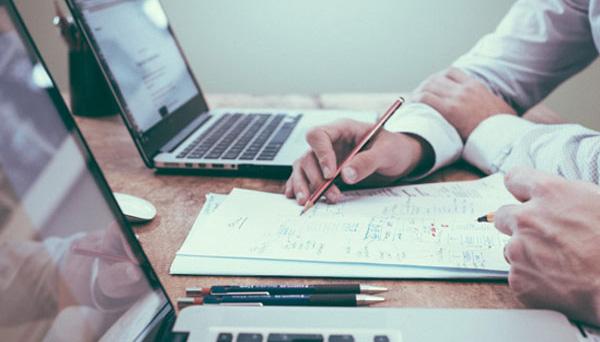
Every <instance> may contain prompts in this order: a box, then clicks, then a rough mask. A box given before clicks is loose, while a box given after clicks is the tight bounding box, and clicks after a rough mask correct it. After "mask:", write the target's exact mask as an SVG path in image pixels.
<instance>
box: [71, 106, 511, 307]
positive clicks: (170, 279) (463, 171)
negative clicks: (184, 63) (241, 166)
mask: <svg viewBox="0 0 600 342" xmlns="http://www.w3.org/2000/svg"><path fill="white" fill-rule="evenodd" d="M394 96H395V95H394V94H373V95H369V94H331V95H327V94H325V95H319V96H297V95H289V96H249V95H213V96H208V100H209V103H210V104H211V107H254V108H256V107H279V108H282V107H285V108H304V109H310V108H330V109H333V108H351V109H358V110H376V111H380V112H381V111H383V110H385V108H387V106H388V105H389V103H391V102H392V100H393V99H394ZM77 122H78V123H79V125H80V127H81V129H82V131H83V134H84V136H85V138H86V139H87V141H88V143H89V144H90V146H91V148H92V151H93V152H94V154H95V156H96V158H97V159H98V162H99V163H100V166H101V167H102V170H103V171H104V174H105V175H106V178H107V179H108V182H109V183H110V186H111V187H112V188H113V189H114V190H115V191H120V192H125V193H129V194H132V195H137V196H141V197H143V198H146V199H148V200H150V201H151V202H152V203H154V205H155V206H156V207H157V209H158V217H157V218H156V219H155V220H154V221H153V222H151V223H149V224H146V225H143V226H138V228H136V231H137V233H138V234H139V237H140V241H141V243H142V245H143V247H144V249H145V251H146V254H147V255H148V257H149V258H150V261H151V262H152V265H153V266H154V268H155V270H156V272H157V273H158V275H159V277H160V280H161V281H162V283H163V285H164V286H165V287H166V290H167V293H168V294H169V296H170V298H171V299H172V300H175V299H176V298H177V297H181V296H184V291H185V290H184V289H185V287H191V286H210V285H211V284H230V283H239V284H269V283H284V284H292V283H320V282H332V283H333V282H344V280H337V279H336V280H329V279H328V280H319V279H291V278H266V277H263V278H250V277H234V278H231V277H199V276H194V277H191V276H189V277H188V276H185V277H184V276H171V275H169V267H170V265H171V262H172V261H173V258H174V256H175V252H176V251H177V250H178V249H179V247H180V246H181V244H182V243H183V240H184V239H185V237H186V236H187V233H188V231H189V229H190V228H191V226H192V224H193V222H194V220H195V218H196V216H197V215H198V212H199V211H200V208H201V207H202V205H203V203H204V198H205V194H206V193H209V192H214V193H229V191H230V190H231V189H232V188H234V187H241V188H248V189H257V190H264V191H271V192H281V191H282V189H283V184H284V182H283V181H280V180H264V179H249V178H226V177H201V176H169V175H161V174H155V173H154V171H152V170H150V169H148V168H146V167H145V166H144V164H143V162H142V160H141V158H140V156H139V155H138V152H137V150H136V149H135V146H134V145H133V142H132V140H131V137H130V136H129V134H128V133H127V131H126V129H125V127H124V125H123V123H122V122H121V119H120V117H118V116H113V117H108V118H100V119H96V118H94V119H91V118H81V117H78V118H77ZM477 177H478V175H477V174H476V173H475V171H474V170H473V169H472V168H470V167H469V166H467V165H464V164H458V165H454V166H452V167H450V168H447V169H444V170H441V171H440V172H437V173H436V174H434V175H433V176H431V177H429V178H428V179H427V180H426V181H450V180H466V179H475V178H477ZM346 282H347V281H346ZM363 283H372V284H378V285H383V286H387V287H389V288H390V289H391V291H390V292H389V293H387V294H386V298H387V301H386V302H384V303H382V304H380V305H381V306H410V307H457V308H469V307H473V308H474V307H480V308H517V307H521V306H522V305H521V304H520V303H519V302H518V301H517V300H516V299H515V298H514V296H513V294H512V293H511V290H510V289H509V287H508V286H507V284H506V283H505V282H463V281H389V280H384V281H373V280H369V281H364V282H363Z"/></svg>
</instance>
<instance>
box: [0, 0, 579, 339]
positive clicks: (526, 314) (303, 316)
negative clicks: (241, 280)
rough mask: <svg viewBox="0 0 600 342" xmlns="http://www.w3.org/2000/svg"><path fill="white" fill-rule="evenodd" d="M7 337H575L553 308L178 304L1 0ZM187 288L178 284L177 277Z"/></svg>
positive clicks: (0, 157) (1, 202)
mask: <svg viewBox="0 0 600 342" xmlns="http://www.w3.org/2000/svg"><path fill="white" fill-rule="evenodd" d="M0 122H1V123H2V124H1V125H0V275H1V276H0V339H1V340H3V341H98V340H99V341H220V342H226V341H237V342H244V341H270V342H277V341H287V342H289V341H297V342H299V341H303V342H306V341H329V342H336V341H337V342H339V341H346V342H347V341H376V342H386V341H391V342H399V341H403V342H407V341H442V340H443V341H465V340H485V341H550V342H552V341H576V340H577V339H576V338H577V337H576V336H578V335H577V334H579V333H578V330H577V329H576V328H575V327H574V326H572V325H570V324H569V322H568V321H567V319H566V318H565V317H564V316H563V315H561V314H559V313H556V312H552V311H537V310H467V309H465V310H448V309H393V308H366V309H363V308H326V307H321V308H311V307H223V306H216V305H215V306H211V305H205V306H195V307H188V308H185V309H183V310H182V311H181V312H179V314H178V315H177V314H176V311H175V308H174V307H173V305H172V304H171V302H170V300H169V296H168V295H167V293H166V292H165V290H164V287H163V286H162V284H161V282H160V279H159V278H158V276H157V274H156V272H155V271H154V269H153V268H152V265H151V264H150V262H149V260H148V259H147V257H146V255H145V254H144V251H143V250H142V248H141V245H140V243H139V241H138V239H137V238H136V235H135V234H134V233H133V231H132V229H131V227H130V226H129V225H128V223H127V221H126V220H125V218H124V216H123V214H122V213H121V212H120V210H119V207H118V205H117V203H116V202H115V198H114V197H113V194H112V192H111V190H110V188H109V187H108V185H107V183H106V181H105V179H104V177H103V175H102V172H101V171H100V169H99V167H98V165H97V163H96V162H95V160H94V158H93V156H92V155H91V153H90V151H89V149H88V147H87V145H86V143H85V141H84V139H83V137H82V136H81V134H80V132H79V130H78V129H77V127H76V125H75V122H74V121H73V119H72V117H71V116H70V114H69V111H68V109H67V107H66V106H65V104H64V102H63V101H62V98H61V97H60V95H59V93H58V92H57V90H56V88H55V86H54V83H53V81H52V79H51V78H50V77H49V76H48V74H47V72H46V68H45V66H44V64H43V63H42V62H40V59H39V54H38V52H37V50H36V49H35V47H34V45H33V43H32V41H31V38H30V36H29V34H28V33H27V32H26V30H25V27H24V26H23V23H22V21H21V19H20V18H19V16H18V14H17V12H16V10H15V7H14V5H13V3H12V1H11V0H0ZM182 290H183V289H182Z"/></svg>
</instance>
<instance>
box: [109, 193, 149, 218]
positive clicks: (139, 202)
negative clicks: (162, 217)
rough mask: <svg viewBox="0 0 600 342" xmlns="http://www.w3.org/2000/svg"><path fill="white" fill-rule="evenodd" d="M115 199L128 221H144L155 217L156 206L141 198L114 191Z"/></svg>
mask: <svg viewBox="0 0 600 342" xmlns="http://www.w3.org/2000/svg"><path fill="white" fill-rule="evenodd" d="M114 195H115V199H116V200H117V203H118V204H119V207H120V208H121V211H122V212H123V214H124V215H125V217H126V218H127V220H128V221H129V222H130V223H144V222H148V221H152V219H154V217H156V208H155V207H154V205H152V203H150V202H148V201H146V200H145V199H143V198H139V197H135V196H131V195H127V194H122V193H119V192H115V193H114Z"/></svg>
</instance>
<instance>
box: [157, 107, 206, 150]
mask: <svg viewBox="0 0 600 342" xmlns="http://www.w3.org/2000/svg"><path fill="white" fill-rule="evenodd" d="M211 117H212V115H210V114H208V113H202V114H200V115H199V116H198V117H197V118H195V119H194V120H193V121H192V122H190V123H189V124H188V125H187V126H185V128H184V129H182V130H181V131H180V132H179V133H177V135H175V136H174V137H173V138H172V139H171V140H169V141H167V143H166V144H164V145H163V147H161V148H160V152H173V151H174V150H175V149H176V148H177V147H179V145H180V144H181V143H182V142H184V141H185V139H187V138H188V137H189V136H190V135H192V134H193V133H194V132H196V130H197V129H198V128H200V127H201V126H202V125H204V124H205V123H206V122H208V120H210V118H211Z"/></svg>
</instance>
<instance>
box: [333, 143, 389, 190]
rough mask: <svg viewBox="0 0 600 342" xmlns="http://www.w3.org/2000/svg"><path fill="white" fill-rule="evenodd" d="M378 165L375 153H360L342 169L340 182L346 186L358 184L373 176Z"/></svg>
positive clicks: (370, 151) (372, 151)
mask: <svg viewBox="0 0 600 342" xmlns="http://www.w3.org/2000/svg"><path fill="white" fill-rule="evenodd" d="M379 164H380V163H379V160H378V153H377V151H374V150H372V149H369V150H366V151H364V152H360V153H358V154H357V155H356V156H354V158H352V159H351V160H350V161H348V162H347V163H346V165H344V166H343V167H342V180H343V181H344V182H345V183H346V184H355V183H358V182H360V181H362V180H363V179H365V178H367V177H368V176H370V175H371V174H373V173H374V172H375V171H376V170H377V169H378V168H379Z"/></svg>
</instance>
